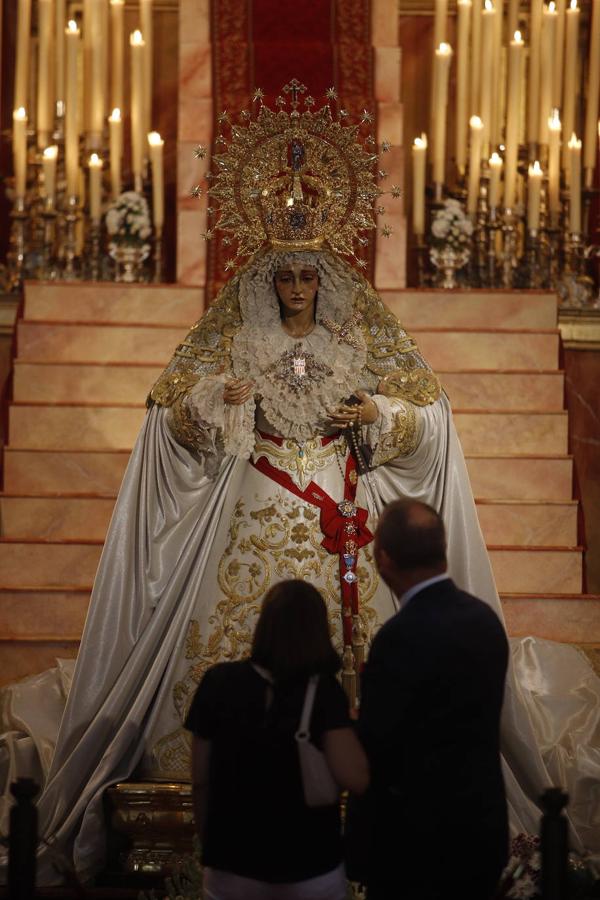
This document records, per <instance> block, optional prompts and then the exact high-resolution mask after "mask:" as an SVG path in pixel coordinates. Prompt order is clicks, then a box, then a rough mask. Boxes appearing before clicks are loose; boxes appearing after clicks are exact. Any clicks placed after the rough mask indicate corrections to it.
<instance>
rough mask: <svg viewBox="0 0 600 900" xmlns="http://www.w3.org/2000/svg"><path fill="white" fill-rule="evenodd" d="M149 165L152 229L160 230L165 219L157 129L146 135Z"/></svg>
mask: <svg viewBox="0 0 600 900" xmlns="http://www.w3.org/2000/svg"><path fill="white" fill-rule="evenodd" d="M148 146H149V149H150V165H151V166H152V217H153V219H154V230H155V231H156V232H160V231H162V227H163V225H164V221H165V180H164V171H163V146H164V141H163V139H162V138H161V136H160V134H159V133H158V132H157V131H151V132H150V134H149V135H148Z"/></svg>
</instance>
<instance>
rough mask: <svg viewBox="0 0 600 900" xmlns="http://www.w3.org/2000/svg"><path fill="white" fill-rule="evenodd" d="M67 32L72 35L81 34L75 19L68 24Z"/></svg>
mask: <svg viewBox="0 0 600 900" xmlns="http://www.w3.org/2000/svg"><path fill="white" fill-rule="evenodd" d="M67 31H68V32H69V33H70V34H79V28H78V27H77V22H76V21H75V19H69V21H68V23H67Z"/></svg>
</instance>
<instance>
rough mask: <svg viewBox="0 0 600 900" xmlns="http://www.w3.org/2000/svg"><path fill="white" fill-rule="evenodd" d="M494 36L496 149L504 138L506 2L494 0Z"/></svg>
mask: <svg viewBox="0 0 600 900" xmlns="http://www.w3.org/2000/svg"><path fill="white" fill-rule="evenodd" d="M494 12H495V16H494V34H493V38H492V112H491V118H490V148H491V147H496V146H497V145H498V144H499V143H500V142H501V138H502V115H501V113H502V103H503V87H504V85H503V79H502V77H501V73H500V70H501V66H502V26H503V23H504V0H494Z"/></svg>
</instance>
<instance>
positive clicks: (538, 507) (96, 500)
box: [0, 493, 577, 547]
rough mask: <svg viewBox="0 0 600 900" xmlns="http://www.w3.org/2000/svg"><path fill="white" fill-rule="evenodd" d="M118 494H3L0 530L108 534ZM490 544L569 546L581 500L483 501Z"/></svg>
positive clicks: (34, 534)
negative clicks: (102, 495)
mask: <svg viewBox="0 0 600 900" xmlns="http://www.w3.org/2000/svg"><path fill="white" fill-rule="evenodd" d="M114 503H115V497H114V495H113V496H110V497H98V496H73V495H61V496H47V495H38V496H23V495H16V496H13V495H10V494H7V493H4V494H2V495H0V535H1V536H2V537H7V538H10V539H12V540H15V539H32V538H34V539H41V540H82V539H83V540H97V541H102V540H104V537H105V535H106V531H107V528H108V524H109V522H110V517H111V515H112V511H113V507H114ZM477 512H478V515H479V521H480V524H481V528H482V531H483V534H484V537H485V539H486V541H487V542H488V544H510V545H518V546H526V545H533V546H552V547H554V546H561V547H562V546H565V547H573V546H574V545H575V544H576V543H577V502H576V501H574V500H571V501H566V502H564V501H562V502H561V501H558V502H557V501H554V502H552V501H551V502H539V501H528V502H527V501H524V502H519V501H504V502H502V501H486V500H482V501H479V502H478V504H477Z"/></svg>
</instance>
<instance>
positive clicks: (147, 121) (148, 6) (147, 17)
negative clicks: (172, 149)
mask: <svg viewBox="0 0 600 900" xmlns="http://www.w3.org/2000/svg"><path fill="white" fill-rule="evenodd" d="M152 2H153V0H140V31H141V32H142V34H143V36H144V44H145V45H146V46H145V48H144V133H145V134H148V133H149V131H150V129H151V128H152V74H153V73H152V65H153V47H154V40H153V27H152Z"/></svg>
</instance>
